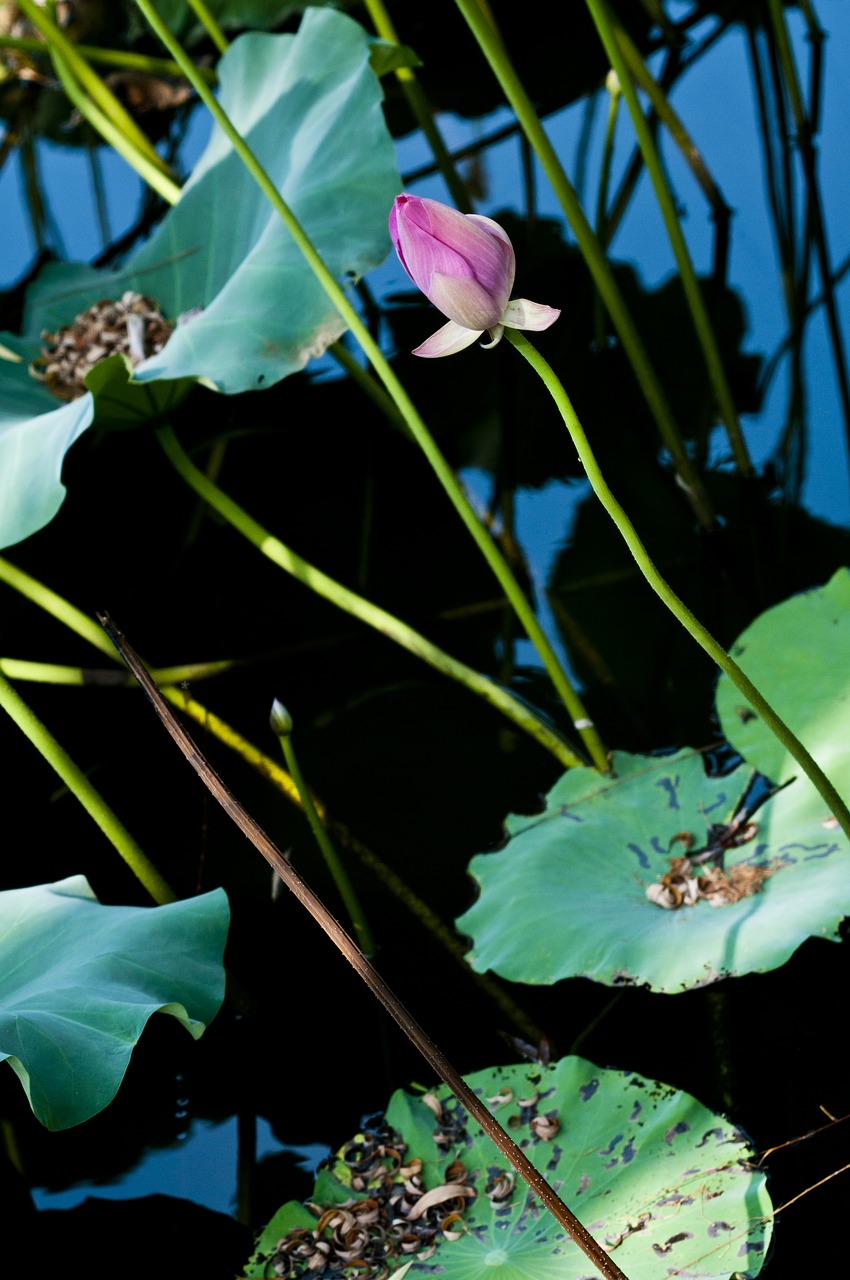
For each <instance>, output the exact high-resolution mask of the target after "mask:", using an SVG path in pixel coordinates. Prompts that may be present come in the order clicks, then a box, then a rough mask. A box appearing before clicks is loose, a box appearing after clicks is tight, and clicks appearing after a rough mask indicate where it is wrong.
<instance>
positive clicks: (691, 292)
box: [585, 0, 753, 476]
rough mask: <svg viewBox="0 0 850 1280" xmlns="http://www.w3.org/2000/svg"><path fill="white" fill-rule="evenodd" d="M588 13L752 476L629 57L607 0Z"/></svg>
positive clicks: (744, 468) (590, 0) (738, 454)
mask: <svg viewBox="0 0 850 1280" xmlns="http://www.w3.org/2000/svg"><path fill="white" fill-rule="evenodd" d="M585 2H586V4H587V7H588V10H589V11H590V15H591V17H592V18H593V21H594V23H595V25H596V30H597V31H598V33H599V38H600V40H601V41H602V44H603V46H604V48H605V52H606V54H607V56H608V59H609V61H610V63H611V66H612V67H613V68H614V70H615V72H616V73H617V78H618V80H619V82H620V89H621V90H622V93H623V97H624V98H625V100H626V106H627V107H628V109H629V115H630V116H631V118H632V124H633V126H634V130H635V134H636V135H637V140H638V146H639V147H640V151H641V155H642V156H643V161H644V164H645V165H646V170H647V173H648V174H649V177H650V180H651V182H652V186H653V190H654V191H655V198H656V200H657V201H658V207H659V209H660V211H661V216H662V218H663V220H664V226H665V228H666V230H667V236H668V239H669V240H670V245H671V248H672V250H673V256H674V257H675V259H676V265H677V267H678V269H679V278H680V279H681V281H682V288H683V290H684V294H685V299H686V301H687V304H688V307H689V309H690V312H691V319H692V321H693V325H694V329H695V330H696V334H697V339H698V341H699V344H700V346H701V347H702V352H703V359H704V360H705V365H706V368H707V370H708V376H709V380H710V382H711V385H712V389H713V391H714V396H715V399H716V401H717V405H718V408H719V409H720V414H721V417H722V418H723V423H724V425H725V427H726V434H727V435H728V437H729V443H730V445H731V447H732V453H733V456H734V458H735V463H736V465H737V467H738V470H739V471H740V473H741V475H744V476H751V475H752V474H753V465H752V462H751V461H750V455H749V453H748V451H747V446H746V444H745V442H744V437H743V435H742V433H741V425H740V423H739V422H738V414H737V411H736V409H735V401H734V398H733V396H732V392H731V390H730V388H729V381H728V379H727V377H726V371H725V369H724V368H723V361H722V359H721V357H720V350H719V348H718V345H717V338H716V336H715V333H714V329H713V327H712V324H711V320H710V318H709V315H708V309H707V307H706V305H705V298H704V297H703V294H702V289H701V288H700V284H699V281H698V280H697V276H696V272H695V271H694V266H693V263H692V261H691V255H690V252H689V250H688V245H687V241H686V240H685V237H684V235H683V234H682V227H681V224H680V222H679V218H678V216H677V213H676V205H675V202H674V200H673V196H672V194H671V192H670V187H669V185H668V183H667V178H666V176H665V174H664V170H663V169H662V167H661V161H660V160H659V157H658V151H657V150H656V147H655V143H654V142H653V140H652V133H651V131H650V128H649V125H648V124H647V122H646V119H645V118H644V114H643V111H642V110H641V106H640V103H639V101H638V96H637V93H636V91H635V86H634V82H633V80H632V74H631V69H630V67H629V64H628V61H627V59H626V57H625V56H624V54H623V50H622V48H621V46H620V42H619V24H618V23H617V21H616V19H615V18H614V17H613V16H612V14H611V11H610V9H609V7H608V4H607V2H606V0H585Z"/></svg>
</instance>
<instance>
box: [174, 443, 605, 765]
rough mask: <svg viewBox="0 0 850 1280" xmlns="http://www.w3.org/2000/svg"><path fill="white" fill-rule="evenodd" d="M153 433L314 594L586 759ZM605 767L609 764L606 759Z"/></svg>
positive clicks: (556, 751) (559, 751) (179, 467)
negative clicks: (305, 553)
mask: <svg viewBox="0 0 850 1280" xmlns="http://www.w3.org/2000/svg"><path fill="white" fill-rule="evenodd" d="M156 434H157V439H158V440H159V443H160V445H161V446H162V449H163V452H164V453H165V455H166V457H167V458H168V460H169V461H170V462H171V464H172V466H173V467H174V468H175V470H176V471H177V472H178V474H179V475H181V476H182V477H183V479H184V480H185V481H186V483H187V484H188V485H189V486H190V487H191V488H192V489H194V491H195V493H197V494H198V495H199V496H200V497H202V498H203V499H204V501H205V502H207V503H209V505H210V506H211V507H212V508H213V510H215V511H217V512H218V513H219V515H221V516H223V517H224V519H225V520H226V521H227V522H228V524H230V525H232V526H233V528H234V529H236V531H237V532H238V533H241V535H242V536H243V538H245V539H247V541H248V542H250V543H251V544H252V545H253V546H255V547H256V548H257V549H258V551H261V552H262V554H263V555H264V556H266V558H267V559H269V560H271V561H272V563H273V564H276V565H278V567H279V568H281V569H284V570H285V571H286V572H287V573H289V574H291V575H292V577H293V578H296V579H297V580H298V581H299V582H301V583H303V584H304V586H306V587H309V588H310V590H311V591H314V592H315V593H316V595H319V596H322V597H323V598H324V599H325V600H330V602H331V603H332V604H335V605H336V606H337V608H339V609H343V610H345V612H346V613H350V614H351V615H352V616H353V617H355V618H359V620H360V621H361V622H365V623H366V625H367V626H369V627H372V628H374V630H376V631H380V632H381V633H382V634H383V635H385V636H388V637H389V639H390V640H394V641H395V643H396V644H399V645H401V646H402V648H404V649H407V650H408V651H409V652H410V653H413V654H415V655H416V656H417V657H418V658H422V660H423V661H424V662H427V663H428V665H429V666H432V667H434V669H435V670H437V671H441V672H442V673H443V675H447V676H449V678H450V679H452V680H456V681H458V683H459V684H462V685H465V686H466V688H467V689H469V690H471V691H472V692H473V693H477V694H478V696H479V697H481V698H483V699H484V701H485V702H489V703H490V705H491V706H494V707H497V708H498V709H499V710H500V711H501V712H502V713H503V714H504V715H506V716H507V717H508V719H510V720H512V721H513V722H514V724H516V725H518V726H519V727H520V728H521V729H523V730H524V731H525V732H526V733H528V734H530V735H531V737H533V738H535V739H536V740H537V741H538V742H539V743H540V745H541V746H543V747H545V748H546V749H547V750H548V751H551V753H552V754H553V755H554V756H557V758H558V759H559V760H560V761H561V763H562V764H564V765H565V766H566V767H567V768H570V767H572V766H575V765H580V764H583V763H584V761H583V760H582V759H581V757H580V756H578V755H577V754H576V753H575V752H574V751H573V750H572V749H571V748H570V747H569V746H568V745H567V744H566V743H565V742H564V740H563V739H562V738H561V737H560V736H559V735H558V734H557V733H556V732H555V731H554V730H553V729H551V728H550V726H549V725H548V724H546V723H545V722H544V721H543V720H541V719H540V718H539V717H538V716H536V715H535V714H534V712H532V711H531V710H530V708H529V707H527V706H526V705H525V704H524V703H523V702H521V701H520V700H519V699H518V698H515V697H514V695H513V694H511V693H509V692H508V691H507V690H506V689H503V688H502V687H501V685H498V684H496V683H495V682H494V681H492V680H490V679H489V678H488V677H487V676H485V675H482V674H481V672H479V671H474V670H473V669H472V667H468V666H466V664H465V663H463V662H458V660H457V659H456V658H452V657H451V655H450V654H448V653H446V652H445V651H444V650H442V649H438V648H437V646H436V645H434V644H431V642H430V640H426V639H425V637H424V636H423V635H420V633H419V632H418V631H414V630H413V628H412V627H408V626H407V625H406V623H404V622H402V621H401V620H400V619H399V618H396V617H394V616H393V615H392V614H391V613H388V612H387V611H386V610H385V609H379V608H378V606H377V605H374V604H372V603H371V602H370V601H368V600H364V599H363V597H362V596H358V595H357V594H356V593H355V592H354V591H349V589H348V588H347V587H344V586H343V585H342V584H341V583H339V582H336V581H334V579H333V578H331V577H329V576H328V575H327V574H326V573H322V571H321V570H320V569H317V568H316V567H315V566H314V565H312V564H310V563H308V561H306V560H303V559H302V558H301V556H299V555H297V554H296V553H295V552H294V551H291V550H290V549H289V547H287V546H286V545H285V544H284V543H282V542H281V541H280V540H279V539H278V538H275V537H274V536H273V535H272V534H271V533H269V532H268V530H267V529H264V528H263V526H262V525H261V524H259V523H258V522H257V521H256V520H254V519H253V518H252V517H251V516H249V515H248V513H247V512H246V511H244V510H243V509H242V507H240V506H239V505H238V504H237V503H236V502H234V501H233V499H232V498H229V497H228V496H227V494H226V493H223V492H222V490H221V489H219V487H218V486H217V485H215V484H213V483H212V481H210V480H209V479H207V477H206V476H205V475H204V474H203V472H202V471H200V470H199V469H198V468H197V467H196V466H195V465H194V463H193V462H192V461H191V459H190V458H189V457H188V455H187V454H186V452H185V451H184V450H183V449H182V448H181V446H180V443H179V441H178V440H177V437H176V435H175V434H174V431H173V430H172V428H171V427H160V428H159V429H158V430H157V433H156ZM605 767H606V768H607V761H606V762H605Z"/></svg>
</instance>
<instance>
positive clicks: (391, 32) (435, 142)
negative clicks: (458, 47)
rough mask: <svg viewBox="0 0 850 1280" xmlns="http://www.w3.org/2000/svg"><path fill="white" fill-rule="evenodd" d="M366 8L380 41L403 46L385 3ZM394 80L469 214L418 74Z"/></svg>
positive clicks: (375, 1) (369, 0)
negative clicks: (396, 81)
mask: <svg viewBox="0 0 850 1280" xmlns="http://www.w3.org/2000/svg"><path fill="white" fill-rule="evenodd" d="M365 5H366V10H367V12H368V14H369V17H370V18H371V19H372V25H373V27H374V28H375V31H376V32H377V33H378V35H379V36H380V37H381V39H382V40H388V41H389V42H390V43H391V44H400V43H401V41H400V40H399V38H398V35H397V34H396V30H395V27H394V26H393V24H392V19H391V18H390V15H389V14H388V13H387V10H386V7H385V5H384V3H383V0H365ZM395 77H396V79H397V80H398V83H399V86H400V87H401V91H402V93H403V94H404V96H405V98H406V99H407V104H408V106H409V107H410V111H411V114H412V115H413V118H414V120H415V121H416V123H417V124H418V125H419V128H420V130H421V131H422V134H423V136H424V138H425V140H426V142H427V143H428V146H429V147H430V148H431V153H432V155H433V157H434V159H435V160H436V162H437V167H438V169H439V170H440V173H441V174H442V175H443V179H444V181H445V184H446V186H447V187H448V189H449V193H450V195H451V197H452V200H454V202H455V204H456V205H457V207H458V209H460V210H461V211H462V212H464V213H470V212H471V211H472V205H471V204H470V201H469V195H468V193H467V190H466V187H465V186H464V184H463V182H462V180H461V178H460V175H459V174H458V172H457V169H455V167H454V164H453V162H452V158H451V156H450V155H449V151H448V148H447V146H446V144H445V142H444V141H443V135H442V134H441V133H440V130H439V128H438V127H437V122H436V120H435V119H434V115H433V112H432V111H431V107H430V104H429V102H428V99H427V98H426V96H425V91H424V90H423V88H422V85H421V84H420V83H419V78H418V77H417V75H416V72H415V71H414V70H413V68H412V67H397V68H396V70H395Z"/></svg>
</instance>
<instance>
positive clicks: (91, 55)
mask: <svg viewBox="0 0 850 1280" xmlns="http://www.w3.org/2000/svg"><path fill="white" fill-rule="evenodd" d="M74 48H75V49H76V51H77V53H78V54H79V55H80V57H81V58H85V60H86V61H87V62H98V63H102V64H103V65H104V66H106V67H121V68H123V69H124V70H127V71H140V72H141V73H142V75H148V76H171V77H172V78H177V77H179V78H181V79H182V77H183V72H182V71H181V70H180V68H179V67H178V65H177V63H176V62H172V61H171V59H170V58H151V57H148V55H147V54H146V53H132V52H131V51H130V50H129V49H100V48H98V46H97V45H92V44H75V45H74ZM0 49H19V50H20V51H21V53H35V54H41V55H42V56H43V55H44V54H45V52H47V49H46V46H45V43H44V41H43V40H38V39H37V38H36V37H35V36H2V35H0ZM198 75H200V76H203V78H204V79H205V80H206V81H207V83H208V84H215V83H216V80H217V76H216V74H215V72H214V71H213V70H212V69H211V68H209V67H198Z"/></svg>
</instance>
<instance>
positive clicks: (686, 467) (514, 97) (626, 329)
mask: <svg viewBox="0 0 850 1280" xmlns="http://www.w3.org/2000/svg"><path fill="white" fill-rule="evenodd" d="M455 3H456V4H457V7H458V8H459V9H460V11H461V13H462V14H463V17H464V18H465V20H466V23H467V25H468V26H469V28H470V30H471V31H472V34H473V35H474V36H475V39H476V40H477V41H478V44H479V46H480V47H481V51H482V53H483V54H484V56H485V58H486V59H487V61H488V63H489V64H490V68H491V70H492V71H493V74H494V75H495V77H496V79H497V80H498V82H499V84H500V86H501V88H502V92H503V93H504V95H505V97H506V98H507V100H508V102H509V103H510V105H511V107H512V108H513V111H514V113H515V115H516V117H517V119H518V120H519V123H520V126H521V127H522V131H523V133H524V134H525V136H526V137H527V138H528V141H529V143H530V144H531V147H532V149H533V150H534V153H535V155H536V156H537V159H538V161H539V163H540V167H541V168H542V169H543V172H544V173H545V174H546V177H547V178H548V180H549V184H550V186H551V187H552V190H553V192H554V193H555V196H556V198H557V200H558V203H559V204H560V206H561V208H562V209H563V211H564V215H565V216H566V219H567V222H568V223H569V225H570V227H571V229H572V232H573V234H574V236H575V238H576V241H577V242H578V246H579V249H580V250H581V254H582V257H583V258H584V260H585V262H586V263H587V266H588V269H589V271H590V274H591V276H592V277H593V280H594V283H595V284H596V288H597V289H598V290H599V293H600V296H601V297H602V300H603V302H604V303H605V307H606V309H607V311H608V314H609V315H610V317H611V322H612V324H613V326H614V328H615V330H616V332H617V334H618V336H619V339H620V341H621V343H622V344H623V349H624V351H625V353H626V355H627V356H628V359H629V361H630V363H631V366H632V369H633V370H634V374H635V377H636V379H637V382H638V385H639V386H640V389H641V391H642V392H643V395H644V398H645V400H646V402H647V404H648V405H649V408H650V412H651V413H652V415H653V417H654V418H655V421H656V423H657V424H658V430H659V434H660V436H661V439H662V441H663V442H664V445H665V447H666V448H667V450H668V451H669V453H670V457H671V458H672V460H673V465H674V466H675V468H676V473H677V475H678V478H679V482H680V484H681V486H682V488H683V490H684V492H685V494H686V496H687V498H688V500H689V502H690V504H691V506H692V508H693V510H694V514H695V515H696V517H697V519H698V520H699V522H700V524H701V525H703V527H704V528H706V529H712V528H713V527H714V511H713V509H712V506H711V501H710V499H709V497H708V495H707V493H706V492H705V489H704V486H703V483H702V479H701V478H700V476H699V473H698V472H697V470H696V468H695V467H694V465H693V463H692V462H691V459H690V458H689V457H688V454H687V450H686V449H685V446H684V444H683V442H682V437H681V435H680V433H679V428H678V426H677V425H676V422H675V419H674V418H673V414H672V411H671V409H670V405H669V404H668V402H667V397H666V396H665V394H664V389H663V387H662V386H661V383H660V381H659V380H658V376H657V374H656V372H655V370H654V369H653V367H652V365H651V364H650V361H649V357H648V355H647V353H646V349H645V347H644V345H643V342H642V340H641V337H640V334H639V332H638V329H637V326H636V324H635V322H634V320H633V319H632V317H631V315H630V314H629V310H628V308H627V306H626V303H625V300H624V298H623V295H622V294H621V292H620V289H619V286H618V284H617V282H616V280H615V278H614V272H613V270H612V269H611V265H610V263H609V262H608V260H607V258H606V257H605V252H604V250H603V248H602V246H601V244H600V243H599V241H598V239H597V238H596V236H595V235H594V233H593V228H592V227H591V225H590V223H589V222H588V220H587V218H586V217H585V214H584V210H583V209H582V207H581V203H580V201H579V198H578V196H577V195H576V192H575V190H574V188H573V186H572V185H571V183H570V180H569V178H568V177H567V175H566V173H565V172H564V168H563V166H562V164H561V162H560V160H559V159H558V156H557V153H556V151H555V148H554V147H553V146H552V143H551V142H550V140H549V137H548V135H547V133H546V131H545V129H544V128H543V126H542V124H541V123H540V120H539V118H538V115H537V112H536V111H535V110H534V107H533V105H532V102H531V99H530V98H529V96H528V94H527V93H526V91H525V89H524V88H523V85H522V82H521V81H520V79H519V77H518V76H517V74H516V72H515V70H514V68H513V66H512V65H511V62H510V59H509V58H508V55H507V52H506V50H505V48H504V45H503V44H502V42H501V40H500V39H499V38H498V36H497V34H496V33H495V31H494V29H493V27H492V26H491V24H490V23H489V22H488V21H487V20H486V19H485V17H484V16H483V15H482V12H481V9H480V7H479V4H478V2H477V0H455Z"/></svg>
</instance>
